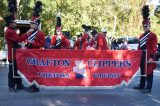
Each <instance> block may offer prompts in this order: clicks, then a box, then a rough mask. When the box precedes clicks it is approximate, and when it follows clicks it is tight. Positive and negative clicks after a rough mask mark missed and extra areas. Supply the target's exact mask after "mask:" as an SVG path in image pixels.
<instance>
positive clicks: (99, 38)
mask: <svg viewBox="0 0 160 106" xmlns="http://www.w3.org/2000/svg"><path fill="white" fill-rule="evenodd" d="M92 35H93V37H94V39H95V45H94V48H95V49H96V50H108V46H107V41H106V39H105V37H104V36H103V35H102V34H100V33H98V32H97V30H93V31H92Z"/></svg>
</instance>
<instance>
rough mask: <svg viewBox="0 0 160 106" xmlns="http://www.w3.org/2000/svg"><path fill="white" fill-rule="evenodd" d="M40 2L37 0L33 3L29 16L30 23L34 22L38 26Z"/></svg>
mask: <svg viewBox="0 0 160 106" xmlns="http://www.w3.org/2000/svg"><path fill="white" fill-rule="evenodd" d="M42 5H43V4H42V2H41V1H37V2H36V3H35V7H34V9H33V15H32V18H31V23H35V24H37V25H38V26H39V25H40V12H41V11H42Z"/></svg>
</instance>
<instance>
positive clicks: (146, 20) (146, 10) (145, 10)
mask: <svg viewBox="0 0 160 106" xmlns="http://www.w3.org/2000/svg"><path fill="white" fill-rule="evenodd" d="M149 15H150V14H149V6H148V5H145V6H144V7H143V8H142V16H143V21H142V25H143V26H148V25H150V18H149Z"/></svg>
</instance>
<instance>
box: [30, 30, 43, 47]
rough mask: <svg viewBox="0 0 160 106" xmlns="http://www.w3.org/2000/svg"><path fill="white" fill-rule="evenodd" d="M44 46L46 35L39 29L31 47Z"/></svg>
mask: <svg viewBox="0 0 160 106" xmlns="http://www.w3.org/2000/svg"><path fill="white" fill-rule="evenodd" d="M30 35H31V34H30ZM44 46H45V35H44V33H43V32H42V31H40V30H38V32H37V34H36V37H35V39H34V42H33V43H32V46H31V48H30V49H40V48H43V47H44Z"/></svg>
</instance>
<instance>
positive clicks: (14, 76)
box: [12, 48, 21, 78]
mask: <svg viewBox="0 0 160 106" xmlns="http://www.w3.org/2000/svg"><path fill="white" fill-rule="evenodd" d="M13 52H14V49H13V48H12V70H13V78H21V77H20V76H16V75H15V73H14V53H13Z"/></svg>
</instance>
